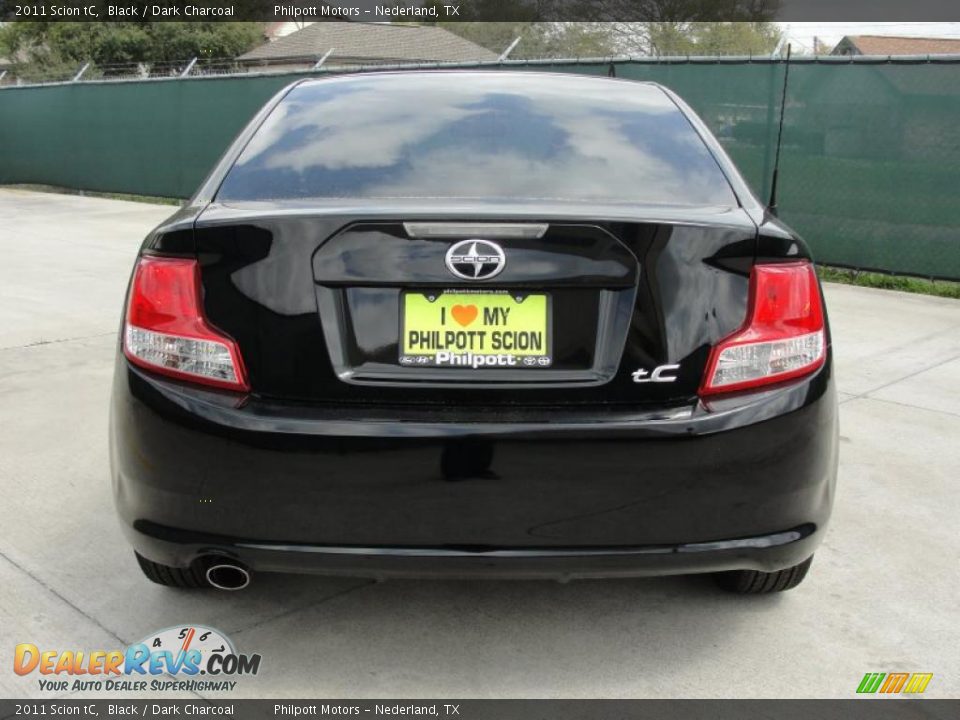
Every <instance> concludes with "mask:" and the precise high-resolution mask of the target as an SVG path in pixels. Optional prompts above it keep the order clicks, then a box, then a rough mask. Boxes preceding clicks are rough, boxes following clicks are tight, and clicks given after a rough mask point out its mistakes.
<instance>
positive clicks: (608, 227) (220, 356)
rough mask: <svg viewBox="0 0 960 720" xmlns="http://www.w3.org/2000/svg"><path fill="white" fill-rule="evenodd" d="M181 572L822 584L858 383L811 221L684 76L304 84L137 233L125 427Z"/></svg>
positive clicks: (163, 567) (128, 526)
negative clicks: (834, 317)
mask: <svg viewBox="0 0 960 720" xmlns="http://www.w3.org/2000/svg"><path fill="white" fill-rule="evenodd" d="M110 436H111V462H112V481H113V490H114V497H115V499H116V505H117V509H118V511H119V514H120V517H121V519H122V521H123V525H124V528H125V531H126V534H127V536H128V537H129V539H130V542H131V543H132V544H133V546H134V548H135V550H136V553H137V559H138V561H139V564H140V567H141V568H142V569H143V572H144V573H145V574H146V576H147V577H148V578H149V579H151V580H153V581H154V582H157V583H160V584H163V585H172V586H178V587H204V586H210V585H212V586H214V587H219V588H223V589H237V588H240V587H243V586H245V585H246V584H248V583H249V581H250V577H251V574H252V573H253V572H254V571H264V572H315V573H324V574H349V575H361V576H370V577H390V576H395V575H414V576H421V577H422V576H434V577H436V576H441V577H450V576H458V577H462V576H520V577H549V578H556V579H567V578H578V577H591V576H593V577H614V576H633V575H665V574H679V573H718V574H719V575H718V577H719V579H720V580H721V581H722V585H724V586H725V587H727V588H729V589H732V590H735V591H739V592H747V593H759V592H770V591H777V590H785V589H788V588H791V587H793V586H795V585H797V584H798V583H799V582H800V581H801V580H802V579H803V577H804V575H805V574H806V572H807V569H808V568H809V566H810V561H811V558H812V556H813V552H814V550H815V548H816V546H817V544H818V543H819V542H820V540H821V538H822V537H823V534H824V527H825V524H826V522H827V519H828V516H829V514H830V508H831V504H832V500H833V494H834V485H835V479H836V470H837V401H836V394H835V388H834V381H833V370H832V361H831V347H830V333H829V328H828V326H827V319H826V314H825V311H824V305H823V298H822V294H821V289H820V286H819V283H818V281H817V277H816V274H815V272H814V269H813V265H812V264H811V259H810V253H809V251H808V249H807V246H806V245H805V244H804V242H803V241H802V240H801V239H800V238H799V237H798V236H797V235H796V234H795V233H794V232H792V231H791V230H790V229H789V228H788V227H786V226H785V225H784V224H783V223H781V222H780V221H778V220H777V218H776V217H775V216H774V215H773V214H772V213H770V212H769V211H768V210H767V209H766V208H765V207H764V205H763V204H761V203H760V202H758V201H757V199H756V198H755V197H754V196H753V194H752V193H751V191H750V190H749V189H748V187H747V186H746V184H745V183H744V181H743V179H742V178H741V176H740V175H739V173H738V172H737V170H736V168H735V167H734V166H733V164H732V163H731V161H730V159H729V158H728V157H727V155H726V154H725V153H724V151H723V150H722V149H721V148H720V146H719V145H718V144H717V142H716V140H715V139H714V138H713V136H712V135H711V134H710V132H709V131H708V130H707V128H706V127H705V126H704V124H703V123H702V122H701V121H700V120H699V119H698V118H697V116H696V115H695V114H694V113H693V112H692V111H691V110H690V108H688V107H687V106H686V105H685V104H684V103H683V102H682V101H681V100H680V99H679V98H678V97H677V96H675V95H674V94H673V93H672V92H670V91H669V90H667V89H665V88H663V87H661V86H659V85H656V84H649V83H636V82H629V81H622V80H613V79H605V78H603V79H601V78H591V77H584V76H568V75H560V74H539V73H513V72H496V71H492V72H479V71H478V72H411V73H369V74H358V75H353V76H341V77H333V78H325V79H311V80H304V81H302V82H298V83H295V84H294V85H291V86H290V87H288V88H286V89H285V90H284V91H283V92H281V93H280V94H279V95H277V96H276V97H275V98H274V99H273V100H272V101H271V102H269V103H268V104H267V106H266V107H265V108H263V110H262V111H261V112H260V113H259V114H258V115H257V116H256V117H255V118H254V119H253V121H252V122H251V123H250V124H249V126H248V127H247V128H246V129H245V130H244V131H243V132H242V133H241V135H240V136H239V137H238V138H237V140H236V141H235V142H234V143H233V145H232V146H231V147H230V149H229V150H228V151H227V153H226V155H225V156H224V157H223V159H222V160H221V161H220V162H219V164H218V165H217V166H216V168H215V169H214V170H213V172H212V174H211V175H210V177H209V178H208V179H207V180H206V181H205V182H204V184H203V186H202V187H201V188H200V190H199V191H198V192H197V194H196V195H195V196H194V197H193V198H192V200H191V201H190V202H189V203H188V204H187V205H186V206H185V207H183V208H181V209H180V211H179V212H177V213H176V214H175V215H173V217H171V218H170V219H169V220H167V221H166V222H164V223H163V224H162V225H161V226H160V227H158V228H156V229H155V230H154V231H153V232H151V233H150V235H149V236H148V237H147V238H146V240H145V242H144V243H143V246H142V248H141V251H140V254H139V258H138V260H137V263H136V267H135V269H134V271H133V276H132V279H131V282H130V289H129V295H128V298H127V303H126V311H125V319H124V322H123V329H122V332H121V340H120V345H119V351H118V356H117V371H116V379H115V385H114V389H113V403H112V414H111V429H110Z"/></svg>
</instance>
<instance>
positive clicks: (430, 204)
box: [196, 199, 757, 232]
mask: <svg viewBox="0 0 960 720" xmlns="http://www.w3.org/2000/svg"><path fill="white" fill-rule="evenodd" d="M310 217H315V218H343V219H350V220H351V221H353V220H355V219H356V220H378V219H382V220H393V221H397V220H402V221H443V220H456V221H477V222H482V221H501V222H507V221H508V222H531V223H532V222H540V223H543V222H573V223H585V222H588V223H591V224H597V223H604V222H631V223H657V224H665V225H691V226H707V227H735V228H740V229H744V230H747V231H749V232H756V229H757V225H756V222H755V220H754V219H753V218H752V217H751V215H750V213H749V212H748V211H747V210H746V209H745V208H742V207H722V206H694V205H690V206H686V205H626V204H613V203H603V204H593V203H572V202H568V201H524V202H510V201H492V200H415V201H414V200H390V199H387V200H350V199H336V200H328V199H325V200H318V201H301V200H297V201H286V200H284V201H276V202H261V201H258V202H245V203H236V202H234V203H230V204H224V203H215V202H214V203H210V204H208V205H207V206H206V207H204V208H203V210H202V211H201V212H200V213H199V215H198V217H197V219H196V227H203V226H214V225H226V224H230V223H236V222H240V221H249V220H257V219H266V218H273V219H282V218H291V219H294V218H310Z"/></svg>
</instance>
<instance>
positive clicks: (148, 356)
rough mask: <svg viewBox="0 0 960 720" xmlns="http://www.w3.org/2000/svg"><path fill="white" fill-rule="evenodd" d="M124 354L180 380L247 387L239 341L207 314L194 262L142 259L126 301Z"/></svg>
mask: <svg viewBox="0 0 960 720" xmlns="http://www.w3.org/2000/svg"><path fill="white" fill-rule="evenodd" d="M123 352H124V355H126V356H127V358H128V359H129V360H130V362H132V363H134V364H136V365H140V366H142V367H145V368H147V369H149V370H153V371H154V372H159V373H163V374H164V375H170V376H172V377H176V378H180V379H182V380H191V381H193V382H198V383H203V384H204V385H213V386H214V387H219V388H225V389H228V390H239V391H243V392H245V391H247V390H249V389H250V386H249V385H248V384H247V379H246V373H245V371H244V368H243V360H242V358H241V357H240V349H239V348H238V347H237V344H236V342H234V340H233V339H232V338H230V337H228V336H227V335H225V334H223V333H222V332H220V331H218V330H216V329H214V328H213V327H212V326H211V325H210V324H209V323H208V322H207V320H206V318H204V316H203V309H202V305H201V301H200V266H199V265H198V264H197V261H196V260H186V259H181V258H158V257H143V258H140V261H139V263H138V264H137V269H136V271H135V272H134V274H133V284H132V287H131V289H130V300H129V303H128V304H127V321H126V324H125V326H124V336H123Z"/></svg>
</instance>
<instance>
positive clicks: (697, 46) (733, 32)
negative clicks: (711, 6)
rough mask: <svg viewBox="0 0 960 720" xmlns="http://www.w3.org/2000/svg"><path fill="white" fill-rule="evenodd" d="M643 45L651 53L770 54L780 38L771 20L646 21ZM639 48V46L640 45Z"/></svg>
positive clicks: (660, 54)
mask: <svg viewBox="0 0 960 720" xmlns="http://www.w3.org/2000/svg"><path fill="white" fill-rule="evenodd" d="M643 25H645V26H646V27H645V28H643V29H642V30H641V32H640V34H639V35H640V37H641V38H642V40H641V45H640V48H642V49H643V50H645V51H646V52H647V53H648V54H650V55H658V56H663V55H769V54H770V53H771V52H773V50H774V48H776V46H777V43H778V42H779V41H780V30H779V29H778V28H777V26H776V25H774V24H773V23H770V22H690V23H676V22H661V23H643ZM640 48H637V49H640Z"/></svg>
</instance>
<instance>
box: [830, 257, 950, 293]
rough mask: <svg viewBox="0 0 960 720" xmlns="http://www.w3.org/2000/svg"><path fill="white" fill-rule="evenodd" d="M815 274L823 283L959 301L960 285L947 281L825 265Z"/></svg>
mask: <svg viewBox="0 0 960 720" xmlns="http://www.w3.org/2000/svg"><path fill="white" fill-rule="evenodd" d="M817 274H818V275H819V276H820V279H821V280H823V281H824V282H835V283H842V284H844V285H858V286H860V287H872V288H879V289H881V290H900V291H901V292H909V293H918V294H920V295H935V296H937V297H945V298H953V299H954V300H960V283H956V282H950V281H949V280H925V279H923V278H914V277H905V276H903V275H884V274H883V273H875V272H866V271H863V270H847V269H844V268H835V267H829V266H825V265H819V266H817Z"/></svg>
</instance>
